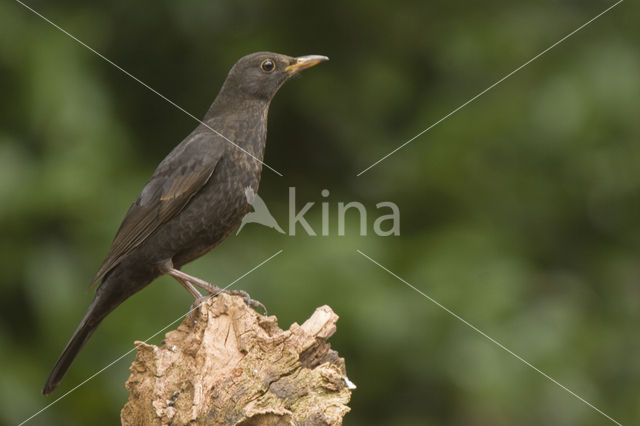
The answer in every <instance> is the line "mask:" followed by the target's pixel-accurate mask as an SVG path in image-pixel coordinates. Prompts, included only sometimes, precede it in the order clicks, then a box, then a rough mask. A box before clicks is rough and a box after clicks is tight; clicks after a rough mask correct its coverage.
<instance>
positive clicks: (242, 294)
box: [225, 290, 267, 315]
mask: <svg viewBox="0 0 640 426" xmlns="http://www.w3.org/2000/svg"><path fill="white" fill-rule="evenodd" d="M225 293H227V294H231V295H233V296H240V297H242V298H243V299H244V303H245V304H246V305H247V306H249V307H251V308H253V309H256V310H257V309H262V312H263V315H267V308H266V307H265V306H264V305H263V304H262V303H260V302H258V301H257V300H254V299H252V298H251V296H249V293H247V292H246V291H244V290H225Z"/></svg>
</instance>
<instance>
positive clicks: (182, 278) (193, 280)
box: [164, 267, 267, 315]
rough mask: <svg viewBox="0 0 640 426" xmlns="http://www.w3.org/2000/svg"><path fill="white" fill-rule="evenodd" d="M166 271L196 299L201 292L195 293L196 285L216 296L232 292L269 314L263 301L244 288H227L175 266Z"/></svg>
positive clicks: (252, 306)
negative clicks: (253, 296)
mask: <svg viewBox="0 0 640 426" xmlns="http://www.w3.org/2000/svg"><path fill="white" fill-rule="evenodd" d="M164 272H165V273H167V274H169V275H171V276H172V277H173V278H175V279H176V280H178V282H180V284H182V285H183V286H184V287H185V288H186V289H187V290H189V292H190V293H191V294H193V295H194V297H195V298H196V300H197V299H198V295H199V293H197V291H196V293H195V294H194V289H193V286H194V285H195V286H197V287H200V288H201V289H203V290H205V291H207V292H208V293H209V294H210V295H212V296H214V297H215V296H216V295H218V294H219V293H222V292H224V293H227V294H230V295H232V296H241V297H242V298H243V299H244V302H245V303H246V304H247V306H249V307H251V308H253V309H258V308H260V309H262V311H263V312H264V315H266V314H267V308H265V306H264V305H263V304H262V303H260V302H258V301H257V300H253V299H252V298H251V296H249V293H247V292H246V291H244V290H225V289H222V288H220V287H218V286H216V285H213V284H211V283H208V282H206V281H205V280H202V279H200V278H198V277H194V276H191V275H189V274H187V273H185V272H182V271H180V270H179V269H175V268H173V267H167V268H166V269H165V271H164Z"/></svg>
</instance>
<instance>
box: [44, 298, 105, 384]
mask: <svg viewBox="0 0 640 426" xmlns="http://www.w3.org/2000/svg"><path fill="white" fill-rule="evenodd" d="M92 317H93V311H92V309H91V308H90V309H89V311H88V312H87V314H86V315H85V317H84V318H83V320H82V322H81V323H80V325H79V326H78V328H77V329H76V331H75V333H73V336H72V337H71V340H69V343H67V346H66V347H65V348H64V351H63V352H62V355H60V358H58V361H57V362H56V365H55V366H54V367H53V370H51V373H50V374H49V377H48V378H47V381H46V382H45V384H44V387H43V388H42V394H43V395H46V394H48V393H51V392H53V390H54V389H55V388H56V387H57V386H58V383H60V380H62V377H64V375H65V373H66V372H67V370H68V369H69V366H71V363H72V362H73V360H74V359H75V358H76V356H77V355H78V352H80V349H82V347H83V346H84V344H85V343H87V340H89V337H91V335H92V334H93V332H94V331H95V329H96V328H97V327H98V324H100V320H98V321H95V320H93V318H92Z"/></svg>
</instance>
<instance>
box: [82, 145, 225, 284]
mask: <svg viewBox="0 0 640 426" xmlns="http://www.w3.org/2000/svg"><path fill="white" fill-rule="evenodd" d="M216 139H217V137H216V136H215V135H212V134H211V133H199V134H198V133H196V134H193V135H190V136H188V137H187V138H186V139H185V140H184V141H183V142H182V143H180V145H178V146H177V147H176V148H175V149H174V150H173V151H172V152H171V153H170V154H169V155H168V156H167V157H166V158H165V159H164V160H163V161H162V162H161V163H160V164H159V165H158V168H157V169H156V171H155V172H154V173H153V175H152V176H151V179H150V180H149V182H148V183H147V184H146V185H145V187H144V189H143V190H142V192H141V193H140V195H138V198H137V199H136V201H135V202H134V203H133V204H132V205H131V207H130V208H129V211H128V212H127V215H126V216H125V218H124V220H123V222H122V225H120V229H118V233H117V234H116V236H115V238H114V240H113V244H112V246H111V250H110V252H109V254H108V255H107V258H106V259H105V260H104V262H103V263H102V266H101V267H100V269H99V270H98V272H97V273H96V276H95V278H94V279H93V281H92V282H93V283H95V282H96V281H98V280H101V279H103V278H104V276H105V275H106V274H107V273H108V272H109V271H110V270H111V269H113V268H114V267H115V266H116V265H118V263H120V261H121V260H122V259H123V258H124V257H125V256H126V255H127V254H129V253H130V252H131V250H133V249H134V248H136V247H137V246H139V245H140V244H141V243H142V242H143V241H144V240H146V239H147V238H148V237H149V236H150V235H151V234H152V233H153V232H154V231H155V230H156V229H158V227H159V226H160V225H161V224H163V223H165V222H166V221H167V220H169V219H171V218H172V217H173V216H175V215H176V214H178V213H180V211H181V210H182V209H183V208H184V207H185V206H186V205H187V203H188V202H189V201H190V200H191V198H192V197H193V196H194V195H195V194H197V193H198V191H200V189H201V188H202V187H203V186H204V185H205V184H206V183H207V181H208V180H209V178H210V177H211V175H212V174H213V171H214V169H215V167H216V165H217V164H218V162H219V161H220V158H221V157H222V154H223V152H224V146H223V145H224V144H223V143H221V142H220V141H217V140H216Z"/></svg>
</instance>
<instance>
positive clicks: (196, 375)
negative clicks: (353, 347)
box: [120, 293, 355, 426]
mask: <svg viewBox="0 0 640 426" xmlns="http://www.w3.org/2000/svg"><path fill="white" fill-rule="evenodd" d="M337 320H338V316H337V315H336V314H335V313H334V312H333V311H332V310H331V308H329V307H328V306H321V307H319V308H317V309H316V311H315V312H314V314H313V315H312V316H311V317H310V318H309V319H308V320H307V321H305V322H304V324H302V325H298V324H296V323H294V324H292V325H291V327H290V328H289V330H286V331H283V330H281V329H280V328H279V327H278V324H277V318H276V317H275V316H268V317H265V316H262V315H260V314H258V313H257V312H255V311H254V310H252V309H250V308H248V307H247V306H246V305H245V303H244V300H243V299H242V298H241V297H239V296H231V295H228V294H225V293H222V294H219V295H218V296H216V297H214V298H209V299H208V300H206V301H205V302H203V303H202V304H201V306H200V307H199V308H198V309H197V310H195V311H194V312H193V314H192V316H191V317H190V316H187V317H186V318H185V319H184V321H183V322H182V324H180V326H179V327H178V329H177V330H174V331H171V332H169V333H167V334H166V336H165V340H164V342H163V344H162V346H160V347H157V346H154V345H149V344H146V343H144V342H139V341H138V342H135V344H136V346H137V347H138V348H137V351H138V352H137V355H136V359H135V361H134V362H133V363H132V364H131V367H130V371H131V376H130V377H129V379H128V380H127V383H126V388H127V390H128V391H129V401H128V402H127V404H126V405H125V406H124V408H123V409H122V412H121V413H120V417H121V420H122V424H124V425H169V424H172V425H176V424H180V425H182V424H199V425H200V424H202V425H204V424H206V425H243V426H250V425H252V426H257V425H339V424H342V418H343V417H344V415H345V414H346V413H347V412H349V407H347V405H346V404H347V403H348V402H349V399H350V398H351V391H352V390H353V389H355V386H354V385H353V383H351V382H350V381H349V379H347V377H346V370H345V363H344V359H343V358H340V357H339V356H338V353H337V352H336V351H334V350H332V349H331V348H330V345H329V343H327V339H328V338H329V337H330V336H331V335H332V334H333V333H334V332H335V331H336V321H337Z"/></svg>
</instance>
